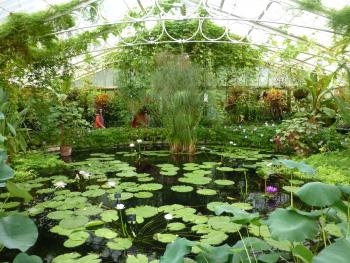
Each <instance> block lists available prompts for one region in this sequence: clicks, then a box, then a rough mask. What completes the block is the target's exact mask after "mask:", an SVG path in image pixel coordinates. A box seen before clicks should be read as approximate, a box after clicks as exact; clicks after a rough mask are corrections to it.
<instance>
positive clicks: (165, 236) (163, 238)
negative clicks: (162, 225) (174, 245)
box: [153, 233, 177, 243]
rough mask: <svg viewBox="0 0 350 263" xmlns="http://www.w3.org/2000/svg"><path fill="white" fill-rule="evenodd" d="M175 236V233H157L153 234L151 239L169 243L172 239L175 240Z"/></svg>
mask: <svg viewBox="0 0 350 263" xmlns="http://www.w3.org/2000/svg"><path fill="white" fill-rule="evenodd" d="M176 238H177V235H174V234H161V233H157V234H154V236H153V239H155V240H157V241H159V242H162V243H171V242H173V241H175V240H176Z"/></svg>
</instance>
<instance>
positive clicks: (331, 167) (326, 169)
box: [298, 150, 350, 184]
mask: <svg viewBox="0 0 350 263" xmlns="http://www.w3.org/2000/svg"><path fill="white" fill-rule="evenodd" d="M304 161H305V162H306V163H307V164H309V165H311V166H313V167H314V168H315V169H316V170H317V174H316V175H314V176H312V177H310V176H305V175H302V174H298V177H301V178H309V179H311V180H317V181H323V182H327V183H334V184H336V183H339V184H350V150H345V151H339V152H328V153H320V154H314V155H312V156H310V157H308V158H306V159H305V160H304Z"/></svg>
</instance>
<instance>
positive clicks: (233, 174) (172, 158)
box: [1, 145, 290, 263]
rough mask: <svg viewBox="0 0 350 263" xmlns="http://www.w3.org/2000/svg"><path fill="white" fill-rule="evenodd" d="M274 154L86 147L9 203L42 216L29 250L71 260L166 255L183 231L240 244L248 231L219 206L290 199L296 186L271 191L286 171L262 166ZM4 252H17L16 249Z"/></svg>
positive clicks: (256, 207) (259, 207)
mask: <svg viewBox="0 0 350 263" xmlns="http://www.w3.org/2000/svg"><path fill="white" fill-rule="evenodd" d="M274 157H275V156H274V155H272V154H270V153H266V152H261V151H258V150H254V149H244V148H235V147H225V148H222V147H219V146H217V147H215V146H212V147H210V148H204V147H202V148H201V150H200V151H199V152H198V153H197V154H196V155H195V156H188V155H170V154H169V152H168V151H166V150H162V149H156V148H154V147H153V148H151V147H149V146H145V145H143V146H142V147H141V146H138V145H136V147H134V148H124V149H106V150H104V151H98V152H97V151H89V152H86V151H85V152H79V153H75V154H74V155H73V156H72V159H71V160H70V161H71V162H70V163H69V167H70V169H69V170H67V171H66V172H65V173H57V174H50V175H42V176H41V177H38V178H36V179H34V180H31V181H28V182H26V183H23V184H22V186H25V187H26V188H28V189H31V193H32V195H33V196H34V201H32V202H30V203H27V204H23V203H19V202H18V200H16V199H13V200H9V202H8V203H7V206H8V207H7V209H20V210H23V211H24V210H25V211H27V212H28V213H29V214H30V215H31V216H32V217H34V219H35V222H36V224H37V225H38V227H39V239H38V242H37V243H36V245H35V246H34V247H33V248H31V249H30V251H29V253H30V254H35V255H38V256H41V257H42V258H43V259H44V262H56V263H57V262H68V261H69V259H72V258H79V257H80V256H79V255H78V254H76V253H79V254H80V255H82V256H85V258H84V257H83V258H81V262H94V259H96V258H101V259H102V262H124V261H125V259H126V258H127V256H128V255H134V254H140V253H141V254H144V255H146V256H147V257H148V258H149V260H153V259H159V257H160V256H161V255H162V254H163V253H164V250H165V247H166V244H167V243H170V242H172V241H174V240H175V239H176V237H177V236H179V237H186V238H187V239H190V240H199V241H201V242H203V243H204V244H210V245H220V244H222V243H223V242H226V243H228V244H230V245H232V244H234V243H236V242H237V241H238V240H239V239H240V236H239V235H241V234H243V235H248V233H246V232H247V231H242V233H240V232H238V231H239V230H240V228H241V227H240V225H239V224H237V223H233V222H231V221H230V218H229V217H228V216H222V215H221V216H216V215H215V213H214V210H215V208H216V207H218V206H219V205H221V204H224V203H229V204H231V205H232V206H234V207H237V208H240V209H242V210H245V211H249V212H251V213H255V212H259V213H260V215H266V214H267V213H268V212H269V211H271V210H274V209H275V208H276V207H283V206H288V204H289V201H290V200H289V194H288V193H283V192H282V191H278V192H276V193H270V194H265V187H266V185H270V186H274V187H276V188H277V189H281V188H282V186H283V185H285V183H286V182H285V181H284V178H283V177H279V176H278V175H273V176H270V177H269V178H268V179H267V181H265V180H264V178H262V177H261V176H259V175H258V174H257V173H256V169H257V168H258V167H260V166H266V165H267V164H268V163H269V162H270V161H271V159H272V158H274ZM1 197H2V198H4V197H6V196H5V194H2V195H1ZM250 230H251V231H254V230H256V229H253V228H252V229H250ZM89 253H92V254H91V255H89V256H88V257H86V255H88V254H89ZM3 255H4V260H12V259H13V254H11V253H10V252H9V251H5V253H4V254H3ZM54 258H56V259H54ZM79 262H80V261H79ZM97 262H98V261H97Z"/></svg>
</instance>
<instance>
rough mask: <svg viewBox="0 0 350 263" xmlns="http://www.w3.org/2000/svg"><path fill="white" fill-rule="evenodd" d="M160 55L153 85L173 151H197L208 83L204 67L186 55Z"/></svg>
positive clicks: (192, 152) (191, 152)
mask: <svg viewBox="0 0 350 263" xmlns="http://www.w3.org/2000/svg"><path fill="white" fill-rule="evenodd" d="M161 57H162V58H161ZM159 58H161V59H159V60H158V61H160V62H161V63H160V65H159V68H158V70H157V71H156V72H155V73H154V75H153V81H152V86H153V89H154V93H155V94H156V95H157V96H156V98H158V102H159V105H160V110H161V116H162V123H163V125H164V128H165V131H166V135H167V140H168V142H169V144H170V151H171V152H173V153H181V152H183V153H190V154H194V153H195V151H196V142H197V134H196V133H197V131H196V129H197V127H198V124H199V121H200V117H201V114H202V108H203V106H204V103H203V99H202V98H203V94H204V89H206V88H207V87H206V83H204V82H203V80H202V75H201V70H200V69H199V68H198V67H196V66H194V65H192V64H191V62H190V61H189V59H188V57H187V56H186V55H185V54H182V55H179V56H175V55H169V54H163V55H161V56H159Z"/></svg>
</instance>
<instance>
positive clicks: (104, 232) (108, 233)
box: [95, 228, 118, 239]
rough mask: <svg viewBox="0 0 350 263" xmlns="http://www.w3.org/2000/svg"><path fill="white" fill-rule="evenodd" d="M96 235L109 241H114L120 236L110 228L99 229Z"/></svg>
mask: <svg viewBox="0 0 350 263" xmlns="http://www.w3.org/2000/svg"><path fill="white" fill-rule="evenodd" d="M95 235H96V236H98V237H103V238H107V239H112V238H115V237H117V236H118V234H117V233H116V232H114V231H113V230H110V229H108V228H99V229H97V230H96V231H95Z"/></svg>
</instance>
